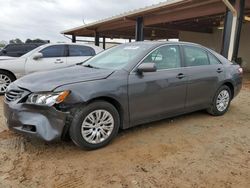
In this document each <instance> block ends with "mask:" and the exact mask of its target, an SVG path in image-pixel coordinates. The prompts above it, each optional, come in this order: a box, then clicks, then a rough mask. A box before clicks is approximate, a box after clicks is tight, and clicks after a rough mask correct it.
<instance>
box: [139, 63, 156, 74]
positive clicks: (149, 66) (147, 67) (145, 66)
mask: <svg viewBox="0 0 250 188" xmlns="http://www.w3.org/2000/svg"><path fill="white" fill-rule="evenodd" d="M156 70H157V68H156V64H155V63H142V64H140V65H139V66H138V67H137V72H138V73H140V74H142V73H143V72H155V71H156Z"/></svg>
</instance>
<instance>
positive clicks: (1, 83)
mask: <svg viewBox="0 0 250 188" xmlns="http://www.w3.org/2000/svg"><path fill="white" fill-rule="evenodd" d="M10 83H11V79H10V78H9V77H8V76H7V75H5V74H0V92H1V93H5V92H6V89H7V87H8V85H10Z"/></svg>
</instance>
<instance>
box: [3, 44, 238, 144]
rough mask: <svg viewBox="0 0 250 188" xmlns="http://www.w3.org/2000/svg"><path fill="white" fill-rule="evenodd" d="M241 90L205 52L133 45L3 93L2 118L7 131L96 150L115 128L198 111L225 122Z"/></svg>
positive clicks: (233, 68) (230, 68)
mask: <svg viewBox="0 0 250 188" xmlns="http://www.w3.org/2000/svg"><path fill="white" fill-rule="evenodd" d="M241 86H242V68H241V67H240V66H239V65H237V64H233V63H231V62H230V61H228V60H227V59H226V58H224V57H222V56H221V55H219V54H217V53H216V52H214V51H212V50H210V49H208V48H205V47H203V46H200V45H197V44H192V43H183V42H179V43H177V42H164V43H162V42H137V43H129V44H123V45H120V46H117V47H114V48H111V49H108V50H106V51H104V52H103V53H100V54H98V55H96V56H95V57H93V58H91V59H90V60H87V61H86V62H85V63H83V64H82V65H78V66H72V67H68V68H64V69H60V70H54V71H47V72H41V73H35V74H31V75H28V76H25V77H23V78H21V79H18V80H17V81H15V82H14V83H12V84H11V85H10V86H9V87H8V89H7V92H6V94H5V102H4V113H5V117H6V119H7V125H8V126H9V128H10V129H11V130H13V131H16V132H19V133H23V134H27V135H31V136H36V137H39V138H42V139H44V140H46V141H52V140H55V139H61V138H64V137H65V135H68V134H69V135H70V137H71V139H72V140H73V142H74V143H75V144H76V145H78V146H80V147H82V148H89V149H96V148H100V147H103V146H105V145H106V144H108V143H109V142H110V141H111V140H112V139H113V138H114V137H115V136H116V134H117V133H118V130H119V129H120V128H121V129H126V128H129V127H133V126H135V125H138V124H143V123H148V122H151V121H155V120H160V119H164V118H167V117H172V116H176V115H180V114H184V113H189V112H193V111H197V110H202V109H206V110H207V111H208V112H209V113H210V114H212V115H215V116H219V115H223V114H224V113H226V112H227V110H228V108H229V105H230V102H231V100H232V99H233V98H234V97H236V95H237V94H238V93H239V91H240V89H241Z"/></svg>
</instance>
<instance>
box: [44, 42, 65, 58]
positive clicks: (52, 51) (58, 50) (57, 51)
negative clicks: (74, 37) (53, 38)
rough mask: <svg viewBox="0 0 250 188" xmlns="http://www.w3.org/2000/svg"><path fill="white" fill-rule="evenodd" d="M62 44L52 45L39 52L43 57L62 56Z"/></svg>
mask: <svg viewBox="0 0 250 188" xmlns="http://www.w3.org/2000/svg"><path fill="white" fill-rule="evenodd" d="M64 49H65V48H64V45H54V46H49V47H47V48H44V49H43V50H41V51H40V52H41V53H42V54H43V57H44V58H46V57H47V58H48V57H64V56H65V55H64Z"/></svg>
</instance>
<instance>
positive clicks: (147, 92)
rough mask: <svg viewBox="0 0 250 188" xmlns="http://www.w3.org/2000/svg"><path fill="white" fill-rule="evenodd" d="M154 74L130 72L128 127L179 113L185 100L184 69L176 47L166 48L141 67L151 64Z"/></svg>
mask: <svg viewBox="0 0 250 188" xmlns="http://www.w3.org/2000/svg"><path fill="white" fill-rule="evenodd" d="M152 62H154V63H155V64H156V66H157V71H156V72H147V73H143V75H140V74H138V73H136V72H131V73H130V75H129V78H128V95H129V112H130V121H131V125H135V124H140V123H143V122H147V121H148V120H149V121H150V120H156V119H160V118H162V117H163V116H165V115H166V114H167V113H169V114H172V113H176V112H178V111H182V110H183V108H184V105H185V97H186V83H187V80H186V77H184V76H183V75H185V69H183V67H182V61H181V56H180V48H179V46H178V45H165V46H162V47H159V48H157V49H155V50H154V51H153V52H151V53H150V54H149V55H148V56H147V57H146V58H145V59H144V60H143V61H142V62H141V63H152Z"/></svg>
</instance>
